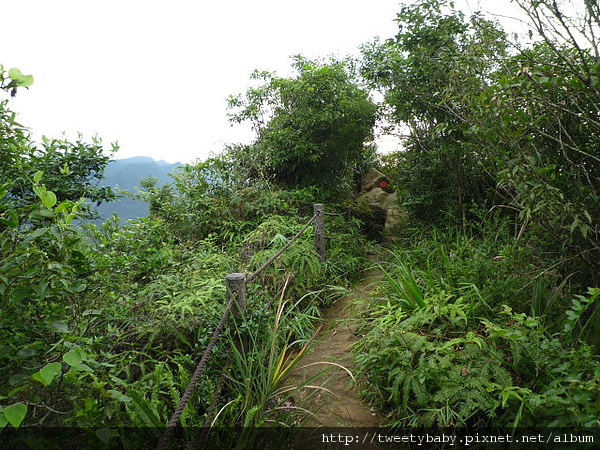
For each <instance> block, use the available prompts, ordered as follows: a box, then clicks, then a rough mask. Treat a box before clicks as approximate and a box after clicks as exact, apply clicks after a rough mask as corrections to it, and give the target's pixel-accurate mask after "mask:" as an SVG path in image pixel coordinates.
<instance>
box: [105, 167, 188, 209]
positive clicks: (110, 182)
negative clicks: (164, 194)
mask: <svg viewBox="0 0 600 450" xmlns="http://www.w3.org/2000/svg"><path fill="white" fill-rule="evenodd" d="M182 166H183V164H182V163H180V162H176V163H173V164H171V163H168V162H166V161H164V160H160V161H155V160H154V159H153V158H151V157H149V156H134V157H132V158H125V159H115V160H112V161H110V162H109V163H108V164H107V166H106V169H105V170H104V178H103V179H102V182H101V184H102V185H103V186H106V187H112V188H114V189H115V190H117V191H118V190H124V191H128V192H133V193H136V192H137V191H138V190H139V188H140V182H141V181H142V180H144V179H146V178H148V177H154V178H156V179H157V180H158V182H157V185H158V186H161V185H163V184H167V183H170V182H172V181H173V178H171V176H170V174H171V173H174V172H175V171H176V170H177V168H178V167H182ZM96 210H97V211H98V214H99V216H100V219H102V220H105V219H108V218H110V217H112V215H113V214H115V213H116V214H117V215H118V216H119V217H120V218H121V219H124V220H128V219H137V218H140V217H145V216H147V215H148V213H149V212H150V211H149V209H148V204H147V203H146V202H144V201H141V200H135V199H132V198H130V197H122V198H119V199H118V200H115V201H114V202H108V203H103V204H101V205H100V206H98V207H96Z"/></svg>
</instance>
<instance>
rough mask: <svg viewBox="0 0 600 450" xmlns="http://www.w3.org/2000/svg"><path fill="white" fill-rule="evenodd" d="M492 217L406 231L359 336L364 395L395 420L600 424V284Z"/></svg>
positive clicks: (406, 423) (427, 423)
mask: <svg viewBox="0 0 600 450" xmlns="http://www.w3.org/2000/svg"><path fill="white" fill-rule="evenodd" d="M488 227H489V230H493V231H494V233H495V234H494V239H492V236H486V238H485V239H482V238H474V237H472V238H467V237H465V236H464V235H463V234H462V233H451V232H445V233H442V232H440V231H435V230H434V231H433V232H430V233H421V234H420V235H415V234H414V233H413V234H411V235H407V236H406V241H403V240H400V241H398V243H397V245H396V246H395V248H394V251H393V252H391V258H390V260H389V262H387V263H384V264H383V265H382V266H383V270H384V278H383V281H382V287H381V289H380V291H379V292H378V296H377V298H376V299H375V301H374V302H372V303H371V306H370V308H369V311H368V314H369V316H368V318H367V319H365V323H364V326H363V330H364V333H365V334H364V336H363V338H362V339H361V340H360V341H359V342H358V344H357V345H356V347H355V352H356V360H357V362H358V364H359V369H360V373H361V374H363V375H365V376H366V377H367V380H368V387H367V396H368V398H369V399H370V400H372V401H373V402H375V403H377V404H378V405H379V406H380V407H381V408H382V409H383V410H384V411H385V412H386V413H388V417H389V424H391V425H395V426H506V427H513V426H533V425H534V424H535V425H537V426H540V425H545V426H597V417H598V414H599V412H600V410H599V409H598V404H599V403H598V399H599V397H598V392H599V391H598V373H599V370H600V362H599V361H598V358H597V354H595V353H596V350H595V349H594V345H597V330H598V328H597V326H598V325H597V323H598V322H597V316H596V314H595V310H594V309H593V308H594V307H593V305H595V304H596V303H597V299H598V292H597V291H598V290H597V289H590V290H589V292H588V295H586V296H583V295H576V294H572V293H570V292H569V291H571V292H573V291H574V290H575V288H576V286H572V285H569V284H567V282H566V280H565V282H557V279H556V278H555V279H553V278H552V277H551V276H548V272H549V270H548V269H541V268H538V267H536V265H537V264H539V261H537V260H536V259H535V258H531V256H529V255H528V252H527V251H524V250H526V249H523V247H522V246H520V245H518V244H516V243H514V242H511V238H510V236H509V235H508V234H505V233H503V232H502V230H501V229H500V230H499V224H498V223H491V224H489V225H488V226H487V227H486V228H488ZM480 231H483V232H484V233H486V230H485V229H484V230H480ZM545 263H546V264H549V263H548V261H545ZM555 276H556V275H555ZM532 277H533V278H534V279H535V280H537V281H538V283H532V281H531V280H532ZM567 280H568V278H567ZM553 283H554V285H552V284H553ZM553 291H554V292H553ZM545 296H553V298H552V299H551V300H542V299H541V297H545ZM528 297H529V298H531V300H529V301H528ZM506 303H510V304H512V305H514V307H513V308H511V307H509V306H507V305H506ZM529 311H532V312H537V315H536V316H535V317H534V316H532V315H530V314H529V313H528V312H529ZM542 311H543V312H542ZM565 311H566V314H565ZM592 330H594V331H592ZM586 340H587V341H588V342H589V344H592V345H589V344H588V342H586Z"/></svg>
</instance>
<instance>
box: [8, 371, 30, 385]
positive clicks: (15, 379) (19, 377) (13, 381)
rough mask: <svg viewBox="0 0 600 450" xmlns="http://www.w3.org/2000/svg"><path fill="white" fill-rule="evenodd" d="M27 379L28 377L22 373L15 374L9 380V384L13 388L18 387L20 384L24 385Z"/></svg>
mask: <svg viewBox="0 0 600 450" xmlns="http://www.w3.org/2000/svg"><path fill="white" fill-rule="evenodd" d="M27 378H28V377H27V375H24V374H22V373H13V374H12V375H11V376H10V378H9V379H8V384H10V385H11V386H16V385H18V384H22V383H23V382H24V381H25V380H26V379H27Z"/></svg>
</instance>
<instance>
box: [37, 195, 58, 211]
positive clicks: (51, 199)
mask: <svg viewBox="0 0 600 450" xmlns="http://www.w3.org/2000/svg"><path fill="white" fill-rule="evenodd" d="M41 200H42V204H43V205H44V206H45V207H46V208H48V209H50V208H52V207H53V206H54V205H56V202H57V198H56V194H55V193H54V192H52V191H47V192H45V193H44V195H42V196H41Z"/></svg>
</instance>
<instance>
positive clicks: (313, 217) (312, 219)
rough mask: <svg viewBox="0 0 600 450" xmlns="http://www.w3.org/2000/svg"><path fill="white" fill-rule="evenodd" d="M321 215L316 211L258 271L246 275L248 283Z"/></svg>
mask: <svg viewBox="0 0 600 450" xmlns="http://www.w3.org/2000/svg"><path fill="white" fill-rule="evenodd" d="M318 215H319V213H318V212H317V213H315V214H314V216H312V218H311V219H310V220H309V221H308V223H307V224H306V225H304V227H303V228H302V229H301V230H300V231H298V233H296V235H295V236H294V237H293V238H292V239H290V241H289V242H288V243H287V244H285V245H284V246H283V247H282V248H281V250H279V251H278V252H277V253H275V254H274V255H273V256H271V257H270V258H269V260H268V261H267V262H266V263H264V264H263V265H262V266H260V267H259V268H258V269H256V271H255V272H254V273H253V274H251V275H249V276H248V277H246V283H250V282H251V281H252V280H254V279H255V278H256V277H257V276H258V275H259V274H260V273H261V272H262V271H263V270H265V269H266V268H267V267H269V265H270V264H271V263H272V262H273V261H275V260H276V259H277V258H279V257H280V256H281V254H282V253H283V252H284V251H285V250H286V249H287V248H288V247H289V246H290V245H292V244H293V243H294V242H296V241H297V240H298V238H299V237H300V236H302V233H304V232H305V231H306V229H307V228H308V227H309V226H310V224H311V223H313V222H314V220H315V219H316V218H317V216H318Z"/></svg>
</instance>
